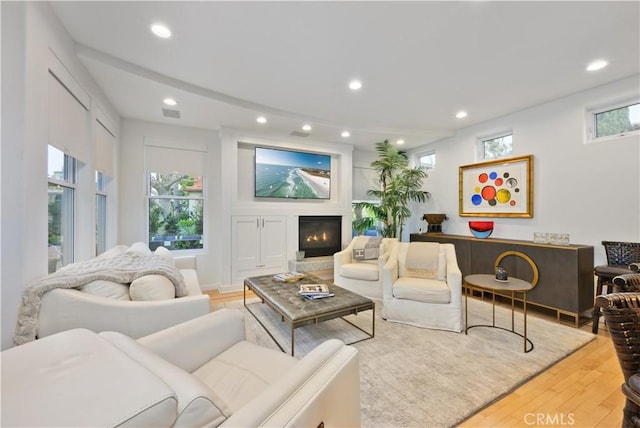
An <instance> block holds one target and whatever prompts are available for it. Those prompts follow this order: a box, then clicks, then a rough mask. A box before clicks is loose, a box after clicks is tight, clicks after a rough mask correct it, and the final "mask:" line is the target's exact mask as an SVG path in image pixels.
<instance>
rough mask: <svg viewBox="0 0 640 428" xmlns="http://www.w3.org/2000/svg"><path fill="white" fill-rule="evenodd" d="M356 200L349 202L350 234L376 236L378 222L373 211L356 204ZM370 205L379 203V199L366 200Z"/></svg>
mask: <svg viewBox="0 0 640 428" xmlns="http://www.w3.org/2000/svg"><path fill="white" fill-rule="evenodd" d="M358 202H363V201H353V202H352V203H351V228H352V232H351V234H352V236H356V235H366V236H378V226H379V222H378V220H377V218H376V215H375V213H374V212H373V211H372V210H371V209H369V208H367V207H362V206H358ZM366 202H369V203H371V204H372V205H378V206H379V205H380V201H366Z"/></svg>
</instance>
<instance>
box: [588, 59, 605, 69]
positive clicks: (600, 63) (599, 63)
mask: <svg viewBox="0 0 640 428" xmlns="http://www.w3.org/2000/svg"><path fill="white" fill-rule="evenodd" d="M607 65H609V63H608V62H607V61H605V60H603V59H599V60H597V61H593V62H592V63H591V64H589V65H588V66H587V71H596V70H601V69H603V68H605V67H606V66H607Z"/></svg>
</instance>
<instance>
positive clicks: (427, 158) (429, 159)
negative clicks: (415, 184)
mask: <svg viewBox="0 0 640 428" xmlns="http://www.w3.org/2000/svg"><path fill="white" fill-rule="evenodd" d="M418 163H419V166H421V167H422V168H424V169H432V168H435V167H436V154H435V153H428V154H422V155H418Z"/></svg>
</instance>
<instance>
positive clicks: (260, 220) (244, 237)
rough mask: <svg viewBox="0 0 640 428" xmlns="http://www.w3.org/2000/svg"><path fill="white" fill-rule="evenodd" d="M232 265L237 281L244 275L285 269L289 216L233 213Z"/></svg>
mask: <svg viewBox="0 0 640 428" xmlns="http://www.w3.org/2000/svg"><path fill="white" fill-rule="evenodd" d="M231 227H232V230H231V269H232V278H233V282H234V283H242V281H243V280H244V278H246V277H249V276H256V275H265V274H269V273H277V272H282V271H284V270H286V261H287V218H286V217H285V216H277V215H272V216H233V217H232V226H231Z"/></svg>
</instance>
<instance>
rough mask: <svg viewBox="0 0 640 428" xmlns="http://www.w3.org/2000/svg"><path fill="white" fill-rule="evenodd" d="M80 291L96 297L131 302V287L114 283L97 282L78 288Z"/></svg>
mask: <svg viewBox="0 0 640 428" xmlns="http://www.w3.org/2000/svg"><path fill="white" fill-rule="evenodd" d="M78 290H80V291H82V292H84V293H89V294H93V295H95V296H102V297H107V298H109V299H116V300H131V298H130V297H129V286H128V285H127V284H119V283H117V282H113V281H105V280H101V279H100V280H96V281H91V282H90V283H88V284H85V285H82V286H80V287H78Z"/></svg>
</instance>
